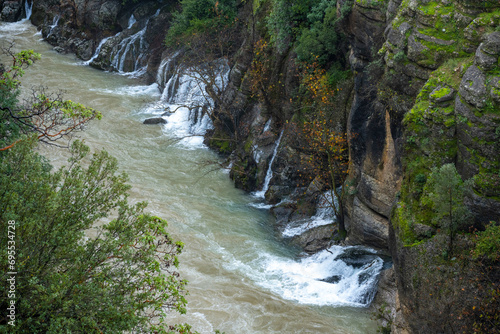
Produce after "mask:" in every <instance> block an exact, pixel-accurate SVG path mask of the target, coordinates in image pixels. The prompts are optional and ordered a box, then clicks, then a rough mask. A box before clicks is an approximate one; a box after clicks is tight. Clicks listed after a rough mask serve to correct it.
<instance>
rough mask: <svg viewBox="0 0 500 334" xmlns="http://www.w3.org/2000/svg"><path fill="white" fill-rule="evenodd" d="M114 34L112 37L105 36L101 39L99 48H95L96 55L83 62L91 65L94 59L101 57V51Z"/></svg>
mask: <svg viewBox="0 0 500 334" xmlns="http://www.w3.org/2000/svg"><path fill="white" fill-rule="evenodd" d="M111 37H112V36H110V37H106V38H103V39H102V40H101V42H99V45H98V46H97V48H96V49H95V52H94V55H93V56H92V57H91V58H90V59H89V60H87V61H85V62H84V63H83V64H84V65H90V64H91V63H92V62H93V61H94V60H96V59H97V57H99V53H100V52H101V49H102V47H103V45H104V44H106V42H107V41H108V40H109V39H110V38H111Z"/></svg>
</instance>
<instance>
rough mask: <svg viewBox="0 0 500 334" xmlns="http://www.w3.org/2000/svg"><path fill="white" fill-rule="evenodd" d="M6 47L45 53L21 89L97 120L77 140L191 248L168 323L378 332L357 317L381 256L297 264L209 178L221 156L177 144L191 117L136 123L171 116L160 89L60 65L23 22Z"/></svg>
mask: <svg viewBox="0 0 500 334" xmlns="http://www.w3.org/2000/svg"><path fill="white" fill-rule="evenodd" d="M8 40H13V41H15V43H16V44H15V49H16V50H21V49H34V50H35V51H36V52H39V53H41V54H42V60H41V61H39V62H38V63H37V64H36V65H35V66H33V67H32V68H30V69H29V70H28V71H27V73H26V75H25V77H24V78H23V85H24V88H29V87H30V86H37V85H40V84H42V85H44V86H47V87H49V88H50V89H52V90H55V91H57V90H64V91H65V97H66V98H68V99H72V100H74V101H77V102H81V103H84V104H86V105H88V106H91V107H93V108H96V109H98V110H100V111H101V112H102V113H103V115H104V117H103V119H102V120H101V121H95V122H93V123H92V124H91V125H90V126H89V127H88V128H87V130H86V131H85V132H84V133H81V134H80V135H79V136H80V137H81V138H83V139H85V141H86V143H87V144H88V145H90V146H91V148H92V149H93V150H98V149H105V150H107V151H109V152H110V153H111V154H112V155H113V156H115V157H116V158H118V160H119V162H120V166H121V169H122V170H124V171H126V172H127V173H128V174H129V176H130V183H131V184H132V185H133V189H132V193H131V197H130V200H131V201H132V202H136V201H143V200H147V201H149V203H150V204H149V207H148V209H149V210H150V211H152V212H153V213H154V214H156V215H158V216H161V217H163V218H166V219H167V220H168V221H169V224H170V231H171V232H172V234H173V235H174V236H175V237H176V238H177V239H180V240H182V241H183V242H184V243H185V244H186V247H185V252H184V253H183V254H182V256H181V267H180V271H181V273H182V275H183V276H184V278H186V279H187V280H188V281H189V291H190V295H189V296H188V302H189V304H188V313H187V314H186V315H184V316H180V315H176V314H172V317H171V321H172V322H189V323H190V324H192V325H193V327H194V329H195V330H198V331H200V332H201V333H211V332H213V331H214V330H215V329H220V330H221V331H224V332H226V334H230V333H238V334H241V333H266V334H267V333H375V332H376V324H375V323H374V322H373V321H371V320H370V314H369V313H368V311H367V310H366V308H364V307H361V306H362V305H363V304H365V303H366V301H367V300H369V299H370V298H371V296H372V295H373V286H374V284H373V283H374V282H375V281H376V276H377V273H378V271H379V270H380V268H381V266H382V261H381V260H380V259H379V258H378V257H376V256H373V258H372V259H371V260H369V261H368V262H366V263H361V264H356V263H349V261H347V262H345V261H343V260H341V259H339V256H340V257H342V254H344V253H345V252H346V249H344V248H340V247H332V248H331V249H329V250H328V251H323V252H320V253H318V254H316V255H314V256H310V257H305V256H301V255H300V254H298V252H297V251H296V250H294V249H292V248H289V247H287V246H285V245H284V244H283V242H282V241H281V240H279V239H278V238H277V237H276V235H277V234H276V232H275V231H274V229H273V218H272V217H271V216H270V215H269V213H268V211H267V210H262V209H258V208H256V206H255V205H252V204H255V202H256V201H259V200H260V199H259V198H258V197H256V196H252V195H251V194H246V193H244V192H242V191H240V190H237V189H235V188H234V186H233V185H232V183H231V181H230V180H229V177H228V175H227V174H226V173H225V172H224V171H223V170H220V169H219V170H216V171H215V172H211V173H207V170H209V169H211V167H213V165H212V166H206V161H213V160H214V159H217V157H216V155H215V154H214V153H212V152H210V151H209V150H208V149H207V148H205V147H203V145H202V140H201V139H200V138H199V137H189V139H186V140H183V141H181V142H173V141H172V139H173V138H175V137H176V136H178V135H179V134H183V133H189V129H187V128H186V126H187V125H186V124H188V123H189V122H188V121H189V115H188V114H183V113H182V111H180V112H179V113H178V114H175V115H172V116H169V117H168V120H169V123H168V124H167V125H165V126H163V127H162V126H159V125H155V126H146V125H143V124H142V121H143V120H144V119H145V118H146V117H149V116H151V115H158V114H159V113H160V112H161V111H162V108H164V107H165V106H166V105H165V104H162V102H161V101H160V100H161V99H162V95H165V94H162V92H160V90H159V88H158V85H156V84H153V85H149V86H146V85H144V84H143V83H142V82H141V81H140V80H139V79H137V78H131V77H127V76H124V75H121V74H116V73H105V72H101V71H98V70H95V69H92V68H90V67H89V66H87V65H85V64H84V63H83V62H81V61H79V60H77V59H75V58H74V56H72V55H61V54H58V53H56V52H55V51H53V50H52V48H51V47H50V46H49V45H48V44H46V43H45V42H43V41H42V40H41V35H40V34H38V33H37V31H36V29H35V27H33V26H32V25H31V24H30V23H29V21H23V22H17V23H8V24H7V23H0V41H1V42H5V41H8ZM1 59H2V60H3V61H4V62H8V58H6V57H4V56H2V58H1ZM167 102H168V101H167ZM197 124H198V126H201V127H203V126H208V125H207V124H204V125H203V123H200V122H198V123H197ZM183 131H185V132H183ZM41 150H42V152H44V154H46V155H47V156H48V157H49V158H50V159H51V160H52V161H53V163H54V164H56V165H60V164H62V163H64V160H65V159H66V158H65V156H66V154H67V152H66V151H64V150H61V149H55V148H47V147H44V148H41ZM257 206H258V205H257ZM352 250H353V249H352V248H351V249H347V251H348V252H349V251H352Z"/></svg>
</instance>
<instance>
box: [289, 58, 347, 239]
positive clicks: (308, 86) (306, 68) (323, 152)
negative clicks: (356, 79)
mask: <svg viewBox="0 0 500 334" xmlns="http://www.w3.org/2000/svg"><path fill="white" fill-rule="evenodd" d="M301 76H302V84H301V90H302V101H300V103H301V105H302V106H303V107H302V108H303V109H302V110H301V111H302V112H301V116H302V117H303V119H304V120H303V121H302V122H301V123H299V124H296V130H294V131H291V133H297V132H298V133H299V134H300V136H301V138H302V139H301V140H300V143H301V147H299V148H300V149H301V150H302V151H304V152H305V153H306V155H305V159H304V160H305V161H304V162H305V164H306V166H308V168H309V169H310V171H309V173H308V174H309V175H311V177H312V176H315V177H316V179H315V180H314V181H315V182H320V183H322V185H323V186H326V188H327V189H328V190H329V196H324V195H322V196H321V198H320V201H322V202H323V203H326V205H327V206H329V207H331V208H332V210H333V212H334V213H335V217H336V219H337V223H338V230H339V235H340V237H341V238H345V236H346V235H347V231H346V229H345V223H344V204H343V203H344V200H345V197H346V195H347V189H348V187H347V186H345V182H346V179H347V176H348V174H349V154H348V144H349V138H351V137H353V136H354V135H353V134H351V135H348V134H347V133H345V132H343V131H342V129H343V124H338V123H335V122H334V121H333V119H332V117H328V116H327V115H331V113H332V111H336V106H335V94H336V92H337V91H338V89H334V88H333V87H332V86H331V85H330V83H329V81H328V76H327V73H326V71H325V70H324V69H322V68H321V67H320V66H319V64H318V62H317V61H314V62H313V63H311V64H307V63H304V64H303V72H302V74H301ZM327 113H329V114H327ZM319 188H322V186H320V187H319Z"/></svg>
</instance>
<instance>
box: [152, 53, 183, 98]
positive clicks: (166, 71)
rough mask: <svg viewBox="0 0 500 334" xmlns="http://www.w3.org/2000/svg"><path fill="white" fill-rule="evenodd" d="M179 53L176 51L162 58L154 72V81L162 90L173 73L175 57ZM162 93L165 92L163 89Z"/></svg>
mask: <svg viewBox="0 0 500 334" xmlns="http://www.w3.org/2000/svg"><path fill="white" fill-rule="evenodd" d="M180 53H181V52H180V51H177V52H175V53H174V54H173V55H171V56H169V57H166V58H163V59H162V61H161V63H160V66H159V67H158V72H156V83H157V84H158V86H159V87H160V89H162V90H164V89H165V86H166V85H167V83H168V82H169V81H170V79H171V78H172V76H173V75H174V74H175V59H176V58H177V56H178V55H179V54H180ZM163 94H165V91H164V92H163ZM167 94H168V92H167Z"/></svg>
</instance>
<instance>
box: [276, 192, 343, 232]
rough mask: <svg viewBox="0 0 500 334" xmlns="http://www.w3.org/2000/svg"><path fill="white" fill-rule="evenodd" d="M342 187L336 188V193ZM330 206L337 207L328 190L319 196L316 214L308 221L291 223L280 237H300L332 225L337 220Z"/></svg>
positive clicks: (336, 202) (336, 200)
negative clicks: (319, 227)
mask: <svg viewBox="0 0 500 334" xmlns="http://www.w3.org/2000/svg"><path fill="white" fill-rule="evenodd" d="M341 189H342V187H339V188H338V191H341ZM332 205H335V207H337V208H338V207H339V203H338V199H337V197H335V195H333V198H332V194H331V192H330V190H327V191H325V192H324V193H323V194H321V196H320V198H319V201H318V204H317V205H316V214H315V215H314V216H313V217H311V220H310V221H306V222H304V221H303V220H300V221H297V222H295V223H293V222H292V223H291V224H290V225H288V226H286V227H285V229H284V231H283V232H282V233H281V235H282V236H283V237H285V238H290V237H294V236H297V235H301V234H302V233H304V232H306V231H308V230H310V229H312V228H315V227H318V226H323V225H328V224H331V223H333V222H334V221H335V220H336V219H337V218H336V217H335V211H334V210H333V207H332Z"/></svg>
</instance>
